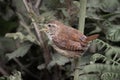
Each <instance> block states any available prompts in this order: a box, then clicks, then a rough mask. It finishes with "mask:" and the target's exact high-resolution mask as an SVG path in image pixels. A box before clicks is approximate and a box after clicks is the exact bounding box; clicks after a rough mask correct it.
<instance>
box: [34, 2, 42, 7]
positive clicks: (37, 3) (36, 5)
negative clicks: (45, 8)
mask: <svg viewBox="0 0 120 80" xmlns="http://www.w3.org/2000/svg"><path fill="white" fill-rule="evenodd" d="M40 3H41V0H37V1H36V4H35V8H38V7H39V5H40Z"/></svg>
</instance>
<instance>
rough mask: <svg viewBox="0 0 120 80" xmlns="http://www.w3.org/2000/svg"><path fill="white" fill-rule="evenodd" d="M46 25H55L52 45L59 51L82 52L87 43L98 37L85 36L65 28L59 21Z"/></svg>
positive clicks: (67, 27) (70, 28)
mask: <svg viewBox="0 0 120 80" xmlns="http://www.w3.org/2000/svg"><path fill="white" fill-rule="evenodd" d="M48 24H55V26H57V28H58V29H56V31H55V33H53V34H54V35H53V36H52V41H53V43H54V44H55V45H56V46H57V47H58V48H60V49H63V50H67V51H74V52H78V51H80V52H84V50H85V49H86V47H87V45H88V42H89V41H91V40H94V39H96V38H97V37H98V34H97V35H92V36H88V37H87V36H85V35H84V34H82V33H81V32H80V31H78V30H76V29H74V28H72V27H69V26H66V25H64V24H63V23H61V22H60V21H56V20H54V21H50V22H49V23H48Z"/></svg>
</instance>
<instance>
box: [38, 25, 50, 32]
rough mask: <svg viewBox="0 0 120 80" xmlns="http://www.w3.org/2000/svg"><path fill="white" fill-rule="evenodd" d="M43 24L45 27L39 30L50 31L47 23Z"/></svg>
mask: <svg viewBox="0 0 120 80" xmlns="http://www.w3.org/2000/svg"><path fill="white" fill-rule="evenodd" d="M43 26H44V28H42V29H40V30H39V31H44V32H47V31H48V27H47V24H44V25H43Z"/></svg>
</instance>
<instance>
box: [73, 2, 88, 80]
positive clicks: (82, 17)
mask: <svg viewBox="0 0 120 80" xmlns="http://www.w3.org/2000/svg"><path fill="white" fill-rule="evenodd" d="M86 4H87V0H80V12H79V27H78V28H79V30H80V31H81V32H82V33H84V26H85V16H86ZM80 60H81V57H79V58H77V59H75V60H74V61H75V65H76V67H79V66H80ZM74 80H79V69H75V72H74Z"/></svg>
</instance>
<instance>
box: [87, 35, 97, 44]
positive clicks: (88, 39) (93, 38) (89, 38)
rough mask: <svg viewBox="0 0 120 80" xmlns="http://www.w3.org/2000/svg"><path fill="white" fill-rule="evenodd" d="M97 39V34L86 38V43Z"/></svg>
mask: <svg viewBox="0 0 120 80" xmlns="http://www.w3.org/2000/svg"><path fill="white" fill-rule="evenodd" d="M98 37H99V34H94V35H91V36H88V37H87V39H86V41H87V42H89V41H92V40H95V39H97V38H98Z"/></svg>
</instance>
